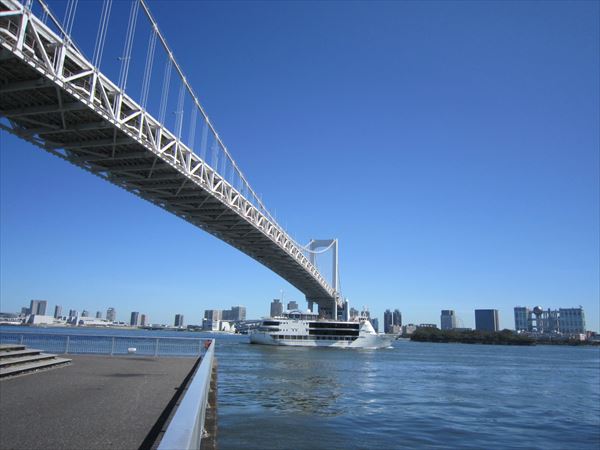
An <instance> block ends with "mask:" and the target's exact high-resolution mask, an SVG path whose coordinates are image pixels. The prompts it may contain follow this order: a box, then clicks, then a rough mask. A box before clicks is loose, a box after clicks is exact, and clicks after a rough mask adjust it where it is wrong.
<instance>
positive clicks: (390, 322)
mask: <svg viewBox="0 0 600 450" xmlns="http://www.w3.org/2000/svg"><path fill="white" fill-rule="evenodd" d="M401 331H402V313H401V312H400V310H399V309H395V310H394V312H392V311H390V310H389V309H386V310H385V312H384V313H383V332H384V333H386V334H387V333H400V332H401Z"/></svg>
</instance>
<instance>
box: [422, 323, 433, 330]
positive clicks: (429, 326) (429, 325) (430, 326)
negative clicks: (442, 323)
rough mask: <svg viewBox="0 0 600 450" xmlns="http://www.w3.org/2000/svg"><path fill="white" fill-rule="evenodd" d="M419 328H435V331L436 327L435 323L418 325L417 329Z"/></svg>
mask: <svg viewBox="0 0 600 450" xmlns="http://www.w3.org/2000/svg"><path fill="white" fill-rule="evenodd" d="M419 328H435V329H436V330H437V325H436V324H435V323H420V324H419V325H417V329H419Z"/></svg>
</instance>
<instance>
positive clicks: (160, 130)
mask: <svg viewBox="0 0 600 450" xmlns="http://www.w3.org/2000/svg"><path fill="white" fill-rule="evenodd" d="M65 41H66V40H65V39H63V37H61V36H59V35H57V34H56V33H55V32H54V31H52V29H51V28H50V27H48V26H46V25H45V24H44V23H43V22H42V21H41V20H39V19H38V18H37V17H36V16H35V15H33V14H32V13H31V12H30V11H28V10H27V9H25V8H23V6H22V5H21V4H20V3H19V2H17V1H15V0H0V116H2V117H4V118H5V119H6V120H5V121H3V122H0V127H1V128H2V129H4V130H6V131H8V132H10V133H12V134H15V135H17V136H19V137H21V138H23V139H25V140H27V141H29V142H31V143H33V144H35V145H37V146H39V147H40V148H42V149H44V150H46V151H48V152H50V153H52V154H54V155H56V156H58V157H60V158H62V159H65V160H67V161H69V162H71V163H72V164H75V165H77V166H79V167H81V168H83V169H85V170H87V171H89V172H91V173H93V174H95V175H97V176H99V177H101V178H103V179H105V180H107V181H109V182H111V183H113V184H115V185H118V186H120V187H122V188H124V189H126V190H128V191H129V192H132V193H133V194H135V195H137V196H139V197H141V198H143V199H145V200H147V201H149V202H151V203H153V204H155V205H157V206H159V207H161V208H163V209H165V210H167V211H169V212H171V213H173V214H175V215H177V216H179V217H181V218H183V219H184V220H186V221H188V222H190V223H192V224H194V225H196V226H198V227H199V228H201V229H203V230H205V231H206V232H208V233H210V234H212V235H214V236H216V237H218V238H219V239H221V240H223V241H225V242H227V243H229V244H230V245H232V246H233V247H235V248H237V249H239V250H241V251H242V252H244V253H246V254H247V255H249V256H251V257H252V258H254V259H256V260H257V261H259V262H260V263H262V264H263V265H265V266H266V267H268V268H270V269H271V270H273V271H274V272H276V273H277V274H279V275H280V276H281V277H283V278H284V279H286V280H287V281H289V282H290V283H291V284H292V285H293V286H295V287H296V288H297V289H299V290H300V291H301V292H303V293H304V294H305V295H306V297H307V298H310V299H314V300H315V301H316V302H317V303H319V304H321V303H323V304H331V301H332V300H333V299H334V298H336V290H335V289H334V288H332V287H331V286H330V285H329V284H328V283H327V281H326V280H325V279H324V277H323V276H322V275H321V273H320V272H319V271H318V270H317V268H316V267H315V265H314V264H312V263H311V261H310V260H309V258H307V256H306V255H304V254H303V252H302V250H301V248H300V247H299V246H298V245H297V244H296V243H295V242H294V241H293V240H292V239H291V238H290V237H289V236H288V235H287V233H286V232H285V231H284V230H283V229H281V228H280V227H279V226H278V225H277V224H276V223H274V222H273V221H271V220H270V219H269V218H268V217H267V215H265V214H263V212H261V211H260V210H259V209H258V208H257V207H255V206H254V205H253V204H252V203H251V202H250V201H248V200H247V199H246V198H245V197H244V196H243V195H242V193H240V192H239V191H238V190H236V189H235V187H234V186H232V185H231V184H230V183H229V182H228V181H227V180H226V179H225V178H224V177H223V176H221V175H220V174H219V173H218V172H217V171H216V170H214V169H213V168H212V167H211V166H210V165H208V164H207V163H206V162H205V161H204V160H203V159H201V158H200V157H199V156H198V155H196V154H195V153H194V152H193V151H192V150H191V149H189V148H188V147H187V146H185V145H184V144H183V143H182V142H181V141H180V140H179V139H177V137H176V135H175V134H174V133H172V132H171V131H169V130H168V129H166V128H165V127H164V126H163V125H162V124H161V123H160V122H159V121H158V120H156V119H155V118H154V117H152V116H151V115H150V114H149V113H148V112H147V111H146V110H144V109H143V108H142V107H141V106H140V105H138V104H137V103H136V102H135V101H133V100H132V99H131V98H130V97H129V96H128V95H127V94H126V93H125V92H124V91H122V90H120V89H119V88H118V87H117V85H116V84H115V83H113V82H112V81H111V80H109V79H108V78H107V77H106V76H104V75H103V74H102V73H101V72H99V70H98V69H97V68H95V67H93V65H92V64H91V63H90V62H89V61H88V60H87V59H86V58H85V57H84V55H83V54H81V53H80V52H79V51H78V50H77V48H76V47H75V46H74V45H68V44H67V42H65ZM6 122H8V123H6Z"/></svg>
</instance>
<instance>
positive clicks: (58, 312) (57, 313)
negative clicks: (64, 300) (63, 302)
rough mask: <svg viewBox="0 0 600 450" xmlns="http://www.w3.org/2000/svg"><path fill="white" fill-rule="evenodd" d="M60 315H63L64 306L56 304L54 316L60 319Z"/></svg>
mask: <svg viewBox="0 0 600 450" xmlns="http://www.w3.org/2000/svg"><path fill="white" fill-rule="evenodd" d="M60 317H62V306H60V305H56V306H55V307H54V318H55V319H58V318H60Z"/></svg>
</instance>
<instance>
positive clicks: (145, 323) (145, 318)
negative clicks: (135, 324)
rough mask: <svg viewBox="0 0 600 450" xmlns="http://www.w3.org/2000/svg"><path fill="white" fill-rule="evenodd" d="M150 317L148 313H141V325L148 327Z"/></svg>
mask: <svg viewBox="0 0 600 450" xmlns="http://www.w3.org/2000/svg"><path fill="white" fill-rule="evenodd" d="M149 322H150V319H149V318H148V316H147V315H146V314H142V315H140V327H147V326H148V325H149Z"/></svg>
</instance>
